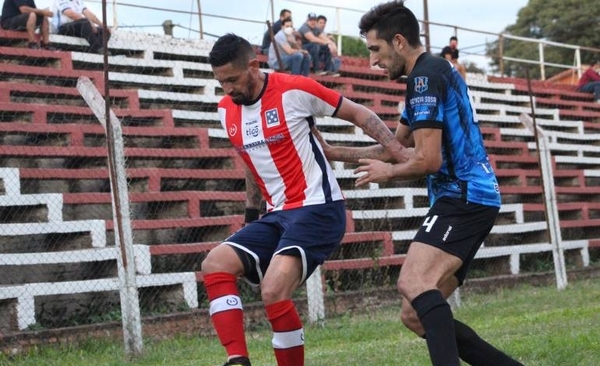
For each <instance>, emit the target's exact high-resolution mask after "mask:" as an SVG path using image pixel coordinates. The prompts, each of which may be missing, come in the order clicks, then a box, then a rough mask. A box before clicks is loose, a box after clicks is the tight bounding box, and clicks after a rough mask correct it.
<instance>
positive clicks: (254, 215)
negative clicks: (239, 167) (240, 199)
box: [244, 168, 262, 223]
mask: <svg viewBox="0 0 600 366" xmlns="http://www.w3.org/2000/svg"><path fill="white" fill-rule="evenodd" d="M244 170H245V173H246V210H245V215H244V223H249V222H252V221H254V220H258V217H259V215H260V205H261V202H262V194H261V192H260V188H259V187H258V184H256V180H255V179H254V176H253V175H252V172H251V171H250V169H248V168H245V169H244Z"/></svg>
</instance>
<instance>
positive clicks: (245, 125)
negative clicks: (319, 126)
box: [218, 73, 344, 211]
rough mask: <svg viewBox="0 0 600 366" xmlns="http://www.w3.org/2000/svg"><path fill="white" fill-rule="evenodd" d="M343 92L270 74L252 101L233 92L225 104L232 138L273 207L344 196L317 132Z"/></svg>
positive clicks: (221, 109) (222, 116)
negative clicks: (238, 99)
mask: <svg viewBox="0 0 600 366" xmlns="http://www.w3.org/2000/svg"><path fill="white" fill-rule="evenodd" d="M341 102H342V96H341V95H340V94H339V93H338V92H336V91H333V90H331V89H328V88H326V87H324V86H322V85H321V84H319V83H317V82H316V81H314V80H313V79H309V78H305V77H302V76H292V75H288V74H281V73H273V74H265V85H264V87H263V90H262V91H261V94H260V97H259V99H258V100H257V101H256V103H254V104H252V105H237V104H235V103H233V101H232V100H231V98H230V97H229V96H225V97H224V98H223V99H222V100H221V101H220V102H219V106H218V109H219V118H220V119H221V124H222V125H223V128H224V129H225V130H226V131H227V135H228V136H229V140H230V141H231V143H232V144H233V147H234V148H235V149H236V151H237V152H238V153H239V154H240V156H241V157H242V159H243V160H244V162H245V163H246V165H247V166H248V168H249V169H250V171H252V173H253V175H254V178H255V180H256V182H257V183H258V186H259V187H260V189H261V191H262V194H263V197H264V199H265V201H266V203H267V211H273V210H287V209H293V208H298V207H302V206H308V205H315V204H321V203H325V202H331V201H338V200H343V199H344V196H343V194H342V190H341V189H340V186H339V185H338V183H337V181H336V179H335V176H334V175H333V171H332V169H331V166H330V165H329V163H328V161H327V159H326V158H325V155H324V153H323V149H322V147H321V145H320V144H319V142H318V141H317V140H316V138H315V137H314V135H313V134H312V132H311V130H310V129H311V127H312V126H313V125H314V123H315V119H314V117H323V116H333V115H334V114H335V113H336V111H337V109H338V108H339V106H340V104H341Z"/></svg>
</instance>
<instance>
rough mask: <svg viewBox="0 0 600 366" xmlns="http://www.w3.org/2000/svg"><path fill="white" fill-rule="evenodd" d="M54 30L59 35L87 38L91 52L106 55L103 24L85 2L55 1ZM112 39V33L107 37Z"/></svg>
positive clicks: (78, 0)
mask: <svg viewBox="0 0 600 366" xmlns="http://www.w3.org/2000/svg"><path fill="white" fill-rule="evenodd" d="M54 14H55V16H54V19H53V30H54V32H56V33H58V34H62V35H65V36H73V37H80V38H85V39H86V40H87V41H88V43H89V44H90V48H89V51H90V52H95V53H100V54H102V53H104V48H103V47H102V37H103V36H102V33H103V25H102V22H101V21H100V20H99V19H98V18H97V17H96V15H94V13H92V11H91V10H89V9H88V7H87V6H86V5H85V4H84V3H83V0H54ZM106 36H107V39H108V38H110V32H109V33H108V34H107V35H106Z"/></svg>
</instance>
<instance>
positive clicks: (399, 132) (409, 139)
mask: <svg viewBox="0 0 600 366" xmlns="http://www.w3.org/2000/svg"><path fill="white" fill-rule="evenodd" d="M396 140H398V142H400V143H401V144H402V145H403V146H406V147H415V139H414V138H413V134H412V131H411V129H410V127H409V126H408V125H407V124H404V123H403V122H402V121H400V123H398V127H396Z"/></svg>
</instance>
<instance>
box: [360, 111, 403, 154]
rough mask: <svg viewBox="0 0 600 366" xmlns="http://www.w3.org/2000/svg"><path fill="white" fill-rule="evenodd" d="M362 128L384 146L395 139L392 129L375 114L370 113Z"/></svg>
mask: <svg viewBox="0 0 600 366" xmlns="http://www.w3.org/2000/svg"><path fill="white" fill-rule="evenodd" d="M364 129H365V130H366V131H367V132H369V133H371V134H372V135H371V137H373V138H374V139H375V140H377V141H379V143H381V144H382V145H383V146H386V145H387V144H389V143H390V141H392V140H393V139H395V137H394V134H393V133H392V131H390V129H389V128H387V126H386V125H385V124H383V123H382V122H381V119H380V118H379V117H377V115H371V116H369V118H367V120H366V121H365V128H364Z"/></svg>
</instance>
